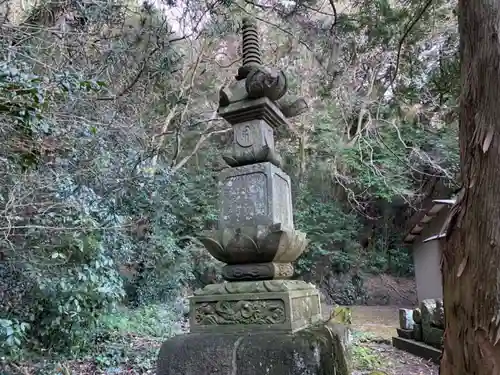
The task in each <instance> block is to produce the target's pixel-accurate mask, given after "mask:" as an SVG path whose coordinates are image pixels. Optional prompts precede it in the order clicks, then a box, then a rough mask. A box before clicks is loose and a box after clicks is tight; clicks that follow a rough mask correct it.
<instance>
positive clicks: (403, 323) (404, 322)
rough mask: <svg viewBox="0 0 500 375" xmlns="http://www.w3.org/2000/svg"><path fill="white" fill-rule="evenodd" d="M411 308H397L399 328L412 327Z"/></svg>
mask: <svg viewBox="0 0 500 375" xmlns="http://www.w3.org/2000/svg"><path fill="white" fill-rule="evenodd" d="M414 324H415V322H414V321H413V310H412V309H399V328H401V329H408V330H411V329H413V325H414Z"/></svg>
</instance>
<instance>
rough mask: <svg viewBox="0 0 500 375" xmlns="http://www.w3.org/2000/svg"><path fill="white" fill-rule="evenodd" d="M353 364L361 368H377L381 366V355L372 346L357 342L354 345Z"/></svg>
mask: <svg viewBox="0 0 500 375" xmlns="http://www.w3.org/2000/svg"><path fill="white" fill-rule="evenodd" d="M352 361H353V366H354V367H355V368H356V369H359V370H364V371H367V370H375V369H376V368H377V367H381V365H382V362H381V359H380V356H379V355H378V354H377V353H376V352H375V351H374V350H373V349H372V348H370V347H368V346H365V345H362V344H358V343H355V344H353V346H352Z"/></svg>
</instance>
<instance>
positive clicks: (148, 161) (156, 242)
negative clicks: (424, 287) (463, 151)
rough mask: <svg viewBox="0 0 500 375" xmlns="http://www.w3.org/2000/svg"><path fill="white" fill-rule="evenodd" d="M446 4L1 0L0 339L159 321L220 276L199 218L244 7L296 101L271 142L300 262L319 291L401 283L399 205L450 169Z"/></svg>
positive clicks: (90, 338)
mask: <svg viewBox="0 0 500 375" xmlns="http://www.w3.org/2000/svg"><path fill="white" fill-rule="evenodd" d="M455 6H456V4H455V2H454V1H442V0H435V1H433V2H432V3H431V2H430V1H429V2H427V3H426V4H422V3H421V2H420V1H416V0H393V1H388V0H372V1H365V0H358V1H341V2H335V4H333V6H332V3H330V2H329V1H325V2H321V1H300V2H282V1H273V0H269V1H257V0H256V1H255V2H252V1H251V0H245V1H239V0H217V1H212V2H210V1H207V2H201V1H194V0H185V1H183V2H175V1H165V2H162V3H159V2H157V3H155V4H153V5H151V4H146V3H144V4H135V3H133V2H127V1H121V0H120V1H118V0H116V1H107V0H95V1H92V2H86V1H77V0H64V1H48V0H40V1H32V2H26V1H21V0H11V1H3V2H2V3H1V4H0V31H1V38H0V125H1V126H0V136H1V139H2V147H1V148H0V229H1V234H2V235H1V236H0V275H1V278H0V348H1V350H2V352H4V353H5V355H8V356H9V358H15V357H16V356H18V357H23V356H25V355H26V352H30V353H33V352H36V353H45V354H47V353H48V354H54V353H58V355H60V354H61V353H66V354H68V353H70V354H71V355H75V354H76V353H85V352H87V351H88V350H89V348H91V347H92V348H95V347H96V346H99V345H104V343H107V342H110V341H114V342H117V341H119V340H126V339H125V338H124V337H123V336H120V332H121V331H120V329H121V328H123V327H124V326H126V327H127V330H128V331H129V332H130V330H133V328H131V327H135V328H136V329H137V330H142V331H144V330H145V331H147V333H149V334H151V335H157V336H160V335H165V334H167V335H168V334H172V333H174V332H175V331H176V330H178V329H180V328H179V321H180V318H179V317H180V316H182V314H183V313H184V308H183V307H179V305H180V304H181V305H182V299H181V298H182V297H184V296H186V295H187V294H189V292H190V291H191V290H192V289H193V288H196V287H200V286H202V285H204V284H207V283H211V282H216V281H217V280H218V278H219V276H218V275H219V274H220V273H219V270H220V266H221V265H220V264H219V263H218V262H217V261H215V260H214V259H212V258H211V257H210V256H209V255H208V253H207V252H206V251H205V250H204V249H203V247H202V246H201V245H200V243H199V242H198V241H197V240H196V234H197V233H199V232H200V231H201V230H203V229H204V228H206V227H207V226H209V225H211V223H213V222H214V221H216V220H217V214H218V211H217V208H218V207H217V194H218V192H217V175H218V173H219V172H220V171H221V170H222V169H224V168H225V164H224V161H223V160H222V158H221V154H222V151H221V150H223V149H224V148H225V147H226V146H227V145H228V144H229V143H230V142H231V128H230V126H229V125H228V124H227V123H226V122H225V121H223V120H222V119H220V118H219V117H218V116H217V113H216V111H217V105H218V91H219V88H220V87H221V86H222V85H224V84H226V83H227V82H229V80H231V79H233V77H234V75H235V73H236V69H237V67H238V65H239V64H240V63H241V61H240V53H239V45H240V35H239V33H238V31H239V26H240V21H241V18H242V17H243V16H249V15H250V16H252V17H255V18H256V19H257V22H258V23H259V29H260V33H261V40H262V49H263V51H264V56H263V58H264V61H265V63H267V64H270V65H273V66H277V67H280V68H283V69H284V70H285V71H286V73H287V75H288V78H289V89H290V90H291V91H292V92H293V93H294V94H296V95H300V96H303V97H305V98H306V100H307V101H308V103H309V105H310V111H309V112H307V113H305V114H303V115H301V116H299V117H298V118H294V119H293V122H292V127H291V128H290V129H283V132H282V134H280V138H279V139H278V143H277V144H278V148H279V151H280V153H281V155H283V157H284V160H285V163H286V166H285V170H286V172H287V173H288V174H289V175H290V176H291V179H292V184H293V197H294V208H295V221H296V226H297V227H298V228H299V229H300V230H302V231H304V232H306V233H307V234H308V237H309V239H310V240H311V243H310V245H309V248H308V251H307V253H306V254H305V255H304V256H303V257H302V258H301V259H300V260H299V262H298V267H297V269H298V273H297V277H299V278H304V279H306V280H310V281H312V282H314V283H316V284H317V285H318V286H319V287H320V288H321V290H322V292H323V294H324V296H325V299H326V300H327V301H328V302H329V303H333V302H335V303H339V304H343V305H350V304H387V303H399V302H400V301H407V302H411V301H412V300H414V298H415V297H414V286H413V284H412V281H411V278H412V276H413V269H412V259H411V254H410V252H409V249H408V248H406V247H405V246H404V244H403V243H402V238H403V235H404V232H405V230H406V229H407V226H408V221H409V219H410V218H411V216H412V214H413V213H414V212H415V210H416V209H418V208H419V207H420V206H421V205H422V204H423V203H424V202H426V201H428V200H429V199H431V198H448V197H449V196H450V195H451V194H452V193H453V192H454V191H455V190H456V188H457V184H458V181H457V172H458V164H459V156H458V142H457V115H456V105H457V103H456V99H457V98H458V90H459V81H458V78H459V77H458V69H459V65H458V52H457V51H458V32H457V28H456V16H455V13H454V9H455ZM110 312H112V313H110ZM135 328H134V329H135ZM120 350H122V349H120ZM120 353H121V354H120V355H125V354H123V351H120ZM116 355H117V354H116V353H115V354H113V355H111V357H112V358H114V356H116ZM111 357H109V356H107V355H106V356H103V357H102V358H101V359H100V360H102V362H103V363H104V364H109V363H108V362H109V361H112V359H109V358H111ZM135 365H136V366H137V363H136V364H135ZM144 366H148V364H144Z"/></svg>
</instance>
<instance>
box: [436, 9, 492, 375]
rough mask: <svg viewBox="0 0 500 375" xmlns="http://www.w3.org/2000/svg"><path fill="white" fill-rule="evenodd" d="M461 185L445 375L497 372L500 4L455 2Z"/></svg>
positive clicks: (451, 254)
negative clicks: (459, 70)
mask: <svg viewBox="0 0 500 375" xmlns="http://www.w3.org/2000/svg"><path fill="white" fill-rule="evenodd" d="M458 13H459V31H460V39H461V41H460V53H461V87H462V92H461V99H460V133H459V137H460V153H461V176H462V183H463V188H462V191H461V193H460V194H459V197H458V198H457V202H456V204H455V206H454V207H453V209H452V212H451V214H450V217H449V222H448V226H447V239H446V241H445V246H444V250H443V263H442V267H443V275H444V306H445V314H446V333H445V339H444V353H443V357H442V361H441V374H444V375H462V374H463V375H465V374H467V375H472V374H474V375H486V374H488V375H493V374H500V39H499V34H500V2H499V1H493V0H477V1H470V0H460V1H459V3H458Z"/></svg>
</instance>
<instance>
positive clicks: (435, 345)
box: [392, 299, 444, 363]
mask: <svg viewBox="0 0 500 375" xmlns="http://www.w3.org/2000/svg"><path fill="white" fill-rule="evenodd" d="M410 317H411V320H410ZM399 319H400V325H401V328H398V329H397V333H398V336H397V337H393V338H392V341H393V345H394V346H395V347H397V348H399V349H402V350H405V351H408V352H410V353H412V354H415V355H418V356H421V357H423V358H428V359H432V360H433V361H435V362H436V363H438V362H439V358H440V355H441V351H442V346H443V336H444V307H443V300H442V299H426V300H423V301H422V302H421V303H420V307H417V308H415V309H413V310H407V309H400V310H399ZM403 326H406V327H410V326H412V328H411V329H403Z"/></svg>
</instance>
